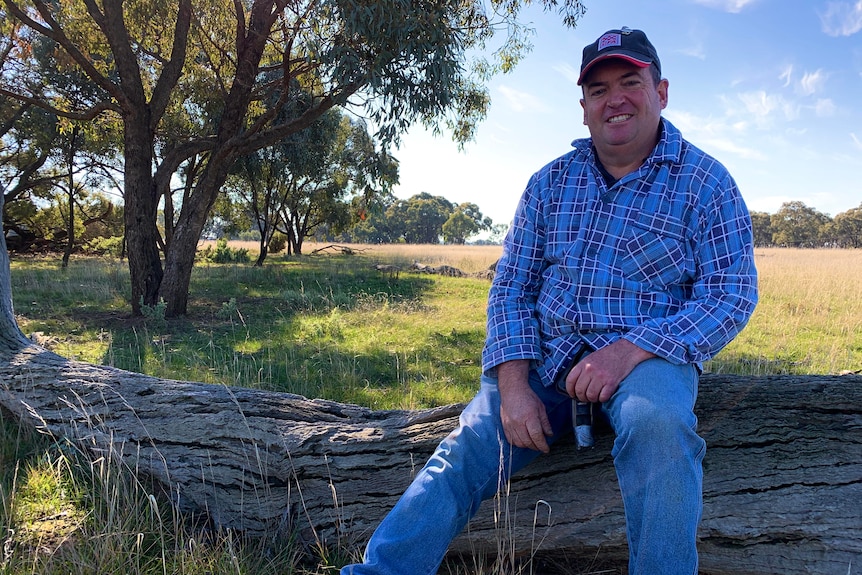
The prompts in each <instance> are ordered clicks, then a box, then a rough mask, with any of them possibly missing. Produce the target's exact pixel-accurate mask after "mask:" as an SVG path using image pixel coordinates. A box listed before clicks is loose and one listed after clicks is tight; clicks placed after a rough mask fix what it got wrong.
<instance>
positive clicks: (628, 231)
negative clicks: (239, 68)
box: [341, 28, 757, 575]
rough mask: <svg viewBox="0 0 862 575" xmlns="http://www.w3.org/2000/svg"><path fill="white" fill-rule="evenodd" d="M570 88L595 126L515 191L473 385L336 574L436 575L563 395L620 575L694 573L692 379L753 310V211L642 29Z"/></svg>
mask: <svg viewBox="0 0 862 575" xmlns="http://www.w3.org/2000/svg"><path fill="white" fill-rule="evenodd" d="M578 84H580V85H581V86H582V100H581V105H582V106H583V111H584V124H586V125H587V127H588V128H589V131H590V136H591V137H590V138H587V139H583V140H577V141H575V142H574V143H573V146H574V150H572V151H571V152H569V153H568V154H566V155H564V156H561V157H560V158H557V159H556V160H554V161H553V162H551V163H550V164H548V165H547V166H545V167H544V168H542V169H541V170H539V171H538V172H536V173H535V174H534V175H533V176H532V178H531V179H530V181H529V183H528V185H527V188H526V190H525V191H524V194H523V196H522V197H521V200H520V202H519V204H518V209H517V211H516V213H515V218H514V221H513V225H512V228H511V229H510V231H509V234H508V236H507V238H506V240H505V242H504V245H503V248H504V249H503V256H502V257H501V259H500V262H499V263H498V265H497V274H496V277H495V279H494V283H493V285H492V286H491V291H490V294H489V296H488V333H487V339H486V342H485V348H484V350H483V355H482V360H483V370H484V373H483V376H482V381H481V387H480V390H479V392H478V393H477V395H476V397H475V398H474V399H473V401H471V402H470V404H469V405H468V406H467V407H466V408H465V409H464V412H463V413H462V414H461V418H460V421H459V427H458V429H456V430H455V431H453V432H452V434H450V435H449V436H448V437H447V438H446V439H444V440H443V441H442V442H441V444H440V445H439V446H438V448H437V451H436V452H435V453H434V455H433V456H432V457H431V459H430V460H429V461H428V463H427V464H426V465H425V467H424V468H423V469H422V470H421V471H420V472H419V473H418V474H417V476H416V478H415V479H414V481H413V483H412V484H411V486H410V487H409V488H408V490H407V491H406V492H405V493H404V495H403V496H402V497H401V499H400V500H399V502H398V503H397V504H396V506H395V508H394V509H393V510H392V511H391V512H390V514H389V515H388V516H387V517H386V518H385V519H384V520H383V522H382V523H381V524H380V526H379V527H378V529H377V531H376V532H375V533H374V535H373V536H372V538H371V540H370V542H369V543H368V547H367V549H366V553H365V559H364V562H363V563H362V564H360V565H348V566H346V567H344V568H343V569H342V571H341V573H342V575H395V574H401V575H432V574H434V573H436V572H437V569H438V568H439V566H440V563H441V561H442V559H443V557H444V555H445V553H446V550H447V548H448V546H449V543H450V542H451V540H452V538H453V537H455V536H456V535H457V534H458V533H459V532H460V531H461V529H463V528H464V526H465V525H466V524H467V521H468V520H469V519H470V517H472V516H473V514H475V512H476V511H477V509H478V507H479V503H480V502H481V501H482V500H484V499H487V498H490V497H492V496H493V495H494V494H495V493H496V492H497V490H498V489H499V488H500V486H502V485H504V484H505V482H506V481H507V480H508V478H509V477H510V475H511V474H512V473H514V472H516V471H517V470H518V469H520V468H522V467H523V466H525V465H526V464H528V463H529V462H530V461H532V460H533V459H534V458H535V457H536V456H538V455H539V454H540V453H543V452H548V451H549V450H550V446H551V445H552V444H553V443H554V441H555V440H556V439H558V438H559V437H560V436H562V435H563V434H564V433H566V432H570V431H571V428H572V413H573V409H572V402H573V401H574V400H578V401H580V402H583V403H586V402H594V403H595V404H597V406H598V409H600V410H601V411H602V413H604V415H605V416H606V417H607V418H608V420H609V421H610V423H611V426H612V427H613V429H614V432H615V434H616V439H615V441H614V447H613V451H612V455H613V458H614V465H615V467H616V471H617V480H618V481H619V486H620V491H621V493H622V497H623V502H624V505H625V514H626V533H627V537H628V543H629V552H630V557H629V573H630V574H632V575H695V574H696V573H697V567H698V559H697V546H696V539H697V527H698V523H699V521H700V517H701V509H702V477H703V470H702V460H703V457H704V453H705V451H706V445H705V443H704V441H703V439H701V438H700V436H699V435H698V434H697V429H696V427H697V418H696V417H695V415H694V404H695V400H696V397H697V386H698V377H699V374H700V365H701V363H702V362H704V361H706V360H708V359H710V358H711V357H713V356H714V355H715V354H716V353H718V351H719V350H720V349H721V348H723V347H724V346H725V345H727V344H728V343H729V342H730V341H731V340H732V339H733V338H734V337H735V336H736V335H737V334H738V333H739V331H740V330H741V329H742V328H743V327H744V326H745V324H746V323H747V321H748V319H749V317H750V316H751V313H752V311H753V310H754V307H755V304H756V301H757V277H756V271H755V268H754V255H753V249H752V237H751V222H750V220H749V216H748V210H747V209H746V207H745V204H744V203H743V201H742V198H741V196H740V194H739V190H738V189H737V187H736V184H735V182H734V181H733V179H732V178H731V176H730V175H729V174H728V173H727V171H726V170H725V169H724V167H723V166H722V165H721V164H719V163H718V162H717V161H716V160H714V159H713V158H712V157H710V156H708V155H707V154H705V153H704V152H702V151H700V150H698V149H697V148H695V147H694V146H692V145H691V144H690V143H688V142H687V141H686V140H684V139H683V137H682V135H681V134H680V132H679V131H678V130H677V129H676V128H675V127H674V126H673V125H672V124H671V123H670V122H668V121H667V120H665V119H663V118H662V116H661V111H662V110H663V109H664V108H665V107H666V106H667V104H668V81H667V80H665V79H662V77H661V64H660V61H659V58H658V54H657V53H656V50H655V48H654V47H653V45H652V43H650V41H649V40H648V39H647V37H646V35H645V34H644V33H643V32H641V31H639V30H630V29H628V28H623V29H621V30H611V31H609V32H607V33H606V34H604V35H602V36H601V37H600V38H599V39H597V40H596V41H595V42H594V43H592V44H590V45H589V46H587V47H586V48H584V53H583V60H582V63H581V75H580V78H579V81H578ZM573 456H574V454H573ZM578 490H579V485H578V484H577V482H574V483H573V484H572V486H571V496H572V497H573V498H577V497H578Z"/></svg>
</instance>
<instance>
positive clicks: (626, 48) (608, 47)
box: [578, 26, 661, 86]
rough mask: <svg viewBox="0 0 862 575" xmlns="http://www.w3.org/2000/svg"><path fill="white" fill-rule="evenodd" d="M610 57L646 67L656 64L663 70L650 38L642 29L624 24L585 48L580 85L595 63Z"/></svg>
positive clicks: (579, 78) (579, 79)
mask: <svg viewBox="0 0 862 575" xmlns="http://www.w3.org/2000/svg"><path fill="white" fill-rule="evenodd" d="M608 58H622V59H623V60H626V61H628V62H631V63H632V64H634V65H635V66H639V67H641V68H646V67H648V66H649V65H650V64H655V65H656V66H657V67H658V70H659V72H661V63H660V62H659V59H658V52H656V50H655V46H653V45H652V44H651V43H650V41H649V39H648V38H647V37H646V34H644V33H643V32H642V31H640V30H632V29H631V28H628V27H626V26H623V27H622V28H621V29H620V30H609V31H607V32H605V33H604V34H602V35H601V36H599V38H598V40H596V41H595V42H593V43H592V44H590V45H588V46H586V47H585V48H584V57H583V60H581V75H580V76H579V77H578V86H580V85H581V83H582V82H583V81H584V76H585V75H586V74H587V72H588V71H589V70H590V68H592V67H593V66H594V65H595V64H597V63H599V62H601V61H602V60H606V59H608Z"/></svg>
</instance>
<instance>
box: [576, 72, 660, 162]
mask: <svg viewBox="0 0 862 575" xmlns="http://www.w3.org/2000/svg"><path fill="white" fill-rule="evenodd" d="M667 88H668V82H667V80H661V81H660V82H659V83H658V85H656V84H655V83H654V81H653V78H652V75H651V74H650V71H649V68H639V67H637V66H635V65H634V64H631V63H629V62H626V61H625V60H621V59H619V58H611V59H608V60H606V61H604V62H600V63H598V64H596V65H595V66H594V67H593V68H592V69H591V70H590V72H589V74H588V75H587V77H586V78H585V79H584V82H583V96H584V97H583V99H582V100H581V106H583V108H584V125H585V126H587V127H588V128H589V129H590V135H591V136H592V138H593V144H594V145H595V146H596V149H597V150H598V152H599V157H600V159H601V160H602V162H603V163H605V164H606V165H608V164H612V165H616V164H620V163H627V162H632V161H636V162H638V163H639V162H641V161H643V159H644V158H646V157H647V156H648V155H649V153H650V152H651V151H652V149H653V148H654V147H655V144H656V136H657V134H658V124H659V121H660V117H661V111H662V110H663V109H664V108H665V106H667Z"/></svg>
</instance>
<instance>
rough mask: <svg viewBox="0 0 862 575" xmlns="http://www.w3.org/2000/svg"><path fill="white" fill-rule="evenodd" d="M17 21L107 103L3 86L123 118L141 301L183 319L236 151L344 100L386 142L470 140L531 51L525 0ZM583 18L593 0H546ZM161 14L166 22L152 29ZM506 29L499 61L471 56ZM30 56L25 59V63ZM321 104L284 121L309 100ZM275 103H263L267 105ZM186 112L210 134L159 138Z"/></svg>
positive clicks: (58, 10)
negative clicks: (161, 216)
mask: <svg viewBox="0 0 862 575" xmlns="http://www.w3.org/2000/svg"><path fill="white" fill-rule="evenodd" d="M3 1H4V4H5V11H6V14H4V16H6V17H13V18H14V19H16V20H17V21H18V22H20V23H22V24H23V25H24V26H26V30H27V35H28V38H35V37H37V36H44V37H47V38H49V39H51V40H52V41H54V42H55V43H56V45H57V47H58V50H59V51H61V52H62V55H63V57H62V58H60V59H61V60H63V61H64V62H66V63H67V65H69V66H71V67H76V68H79V69H80V70H81V71H82V72H83V73H84V74H86V76H87V77H88V78H89V80H90V81H91V82H93V83H94V84H95V85H96V86H97V87H98V88H99V89H100V90H101V91H102V92H103V93H104V97H103V98H102V99H101V100H100V101H99V102H97V103H94V104H92V105H90V106H88V107H86V108H74V107H73V106H71V105H69V103H68V102H66V101H64V100H63V99H62V98H60V99H58V98H56V92H55V91H54V90H53V89H52V87H50V86H45V87H42V86H39V87H36V86H35V85H34V84H32V83H27V82H21V81H18V80H17V77H16V76H9V75H6V74H4V75H3V76H2V82H3V84H4V85H3V86H2V88H0V93H2V94H3V95H7V96H11V97H15V98H17V99H19V100H20V101H22V102H28V103H31V104H34V105H38V106H42V107H46V108H51V109H52V111H54V112H55V113H57V114H58V115H62V116H65V117H68V118H74V119H92V118H95V117H97V116H99V115H100V114H103V113H109V114H115V115H116V116H117V117H119V118H120V119H121V121H122V132H123V149H124V168H125V181H124V201H125V214H126V218H125V224H126V236H127V241H128V249H129V268H130V275H131V282H132V306H133V309H135V311H140V303H141V302H142V303H144V304H148V305H152V304H155V303H156V302H157V301H158V299H159V298H160V297H162V298H164V300H165V301H166V302H167V313H168V314H169V315H176V314H182V313H185V311H186V307H187V302H188V287H189V281H190V276H191V269H192V266H193V263H194V252H195V246H196V244H197V241H198V239H199V238H200V234H201V231H202V230H203V228H204V225H205V223H206V221H207V216H208V214H209V212H210V210H211V208H212V206H213V203H214V202H215V200H216V198H217V196H218V193H219V190H220V189H221V186H222V184H224V182H225V180H226V178H227V175H228V170H229V168H230V166H232V165H233V162H234V161H235V160H236V158H238V157H241V156H243V155H246V154H249V153H250V152H252V151H254V150H257V149H261V148H263V147H266V146H268V145H271V144H273V143H275V142H277V141H279V140H281V139H283V138H285V137H287V136H289V135H291V134H294V133H296V132H299V131H301V130H303V129H305V128H307V127H308V126H310V125H311V124H312V123H313V122H314V121H315V120H316V119H317V118H319V117H320V116H321V115H322V114H323V113H325V112H326V111H327V110H329V109H331V108H333V107H336V106H356V107H358V108H362V109H363V110H364V113H365V114H366V115H367V116H368V117H369V119H370V120H372V121H373V123H374V125H375V126H376V127H377V130H378V131H377V136H378V137H380V138H381V139H382V140H383V141H384V142H394V141H397V138H398V135H399V134H400V133H402V132H403V131H404V130H405V129H407V127H409V126H410V125H412V124H414V123H416V122H421V123H423V124H425V125H427V126H430V127H433V128H435V129H448V130H450V131H451V132H452V133H453V134H454V136H455V138H456V139H458V140H460V141H465V140H468V139H469V138H470V137H471V136H472V134H473V128H474V126H475V124H476V122H477V121H479V120H480V119H481V118H482V117H483V116H484V114H485V112H486V110H487V106H488V105H489V98H488V95H487V92H486V89H485V88H484V83H485V82H486V81H487V79H488V78H489V77H490V76H491V75H492V74H494V73H496V72H499V71H506V70H508V69H510V68H511V67H512V66H514V65H515V64H516V63H517V61H518V59H519V58H520V57H521V56H522V54H523V53H524V51H525V50H526V49H527V48H528V45H527V43H526V37H527V35H526V33H525V32H526V29H525V28H524V26H523V25H521V24H519V23H518V15H519V12H520V10H521V8H522V6H523V5H526V4H529V3H530V1H529V0H524V2H523V3H522V2H517V1H516V2H507V1H502V0H492V1H491V2H490V3H485V2H481V1H479V0H424V1H419V2H401V1H399V0H380V1H375V2H370V3H369V2H365V1H364V0H300V1H297V2H287V1H286V0H236V1H234V2H226V1H219V0H167V1H166V2H150V1H148V0H127V1H124V0H103V1H102V2H101V3H100V2H97V0H68V1H64V2H48V1H46V0H26V3H25V2H24V1H23V0H3ZM542 4H543V6H544V7H545V8H546V9H552V10H557V11H559V13H560V14H561V15H562V17H563V19H564V21H565V22H566V23H567V24H569V25H574V24H575V22H576V20H577V18H578V17H579V16H580V15H581V14H582V13H583V6H582V5H581V2H580V0H563V2H561V3H558V2H557V0H542ZM154 22H156V23H158V25H153V23H154ZM497 32H502V33H503V35H504V36H505V38H504V39H503V40H502V41H501V42H500V46H499V49H497V50H496V51H494V52H493V53H494V55H495V56H494V59H493V60H491V61H486V60H485V59H484V58H481V57H479V58H478V59H477V60H475V61H468V60H470V58H471V56H469V55H470V54H474V53H480V52H481V51H482V50H483V49H485V48H488V47H489V46H490V42H491V40H492V38H493V37H494V35H495V33H497ZM27 57H28V56H27V54H26V52H25V51H20V52H19V53H17V54H16V58H18V59H20V60H21V61H26V60H27ZM306 93H311V94H312V95H313V105H312V106H311V107H309V108H307V109H305V110H304V111H303V112H302V113H301V114H300V115H298V116H295V117H291V118H290V119H288V120H279V111H280V109H281V108H282V107H284V106H287V105H288V104H289V103H290V102H291V100H292V99H294V98H296V97H298V95H299V94H306ZM273 98H274V99H275V102H276V105H275V106H261V105H260V103H261V102H263V101H264V100H266V99H273ZM178 109H184V110H187V111H191V112H192V113H194V114H199V115H201V116H202V117H203V118H204V119H205V121H201V122H199V123H198V124H197V127H199V128H200V131H199V132H196V133H194V132H190V133H189V134H186V135H185V136H184V137H181V138H178V139H171V138H166V139H165V140H164V141H163V142H164V144H163V148H162V149H161V150H159V153H158V155H157V154H156V143H157V141H158V136H159V135H162V134H164V128H165V123H166V122H167V119H168V118H170V117H171V115H172V114H173V112H174V111H175V110H178ZM193 158H197V160H195V161H196V162H198V168H197V170H196V171H195V178H194V180H193V185H191V186H190V187H189V188H188V190H187V193H186V194H185V197H184V199H183V202H182V206H181V208H180V213H179V214H178V216H177V217H176V222H175V224H173V230H172V236H171V239H170V242H169V243H166V244H165V248H166V252H165V263H164V267H162V262H161V255H160V253H159V249H158V246H159V243H160V238H159V231H158V228H157V214H158V203H159V201H160V198H162V197H164V196H165V194H166V193H169V190H170V184H171V181H172V178H173V177H174V174H175V173H176V172H177V170H178V169H179V168H180V167H181V166H183V165H187V164H188V162H190V161H191V160H192V159H193Z"/></svg>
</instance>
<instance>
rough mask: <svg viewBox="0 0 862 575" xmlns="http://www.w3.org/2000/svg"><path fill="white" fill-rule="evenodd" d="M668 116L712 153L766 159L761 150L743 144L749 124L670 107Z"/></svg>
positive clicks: (698, 144) (687, 134)
mask: <svg viewBox="0 0 862 575" xmlns="http://www.w3.org/2000/svg"><path fill="white" fill-rule="evenodd" d="M665 116H666V117H667V118H668V120H670V121H671V122H672V123H673V125H674V126H676V127H677V128H679V130H680V131H681V132H682V133H683V134H684V135H685V137H686V139H687V140H689V141H691V142H693V143H694V144H695V145H696V146H699V147H701V148H703V149H704V150H706V151H707V152H710V153H716V154H718V153H719V152H724V153H727V154H733V155H735V156H738V157H740V158H743V159H747V160H757V161H764V160H765V159H766V156H765V155H764V154H763V152H761V151H760V150H757V149H755V148H752V147H748V146H745V145H743V143H742V142H745V141H747V136H746V134H745V131H746V129H747V127H748V126H747V124H746V123H744V122H733V121H732V120H731V119H730V118H714V117H712V116H710V117H703V116H698V115H696V114H692V113H690V112H685V111H679V110H668V111H667V112H666V113H665Z"/></svg>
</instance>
